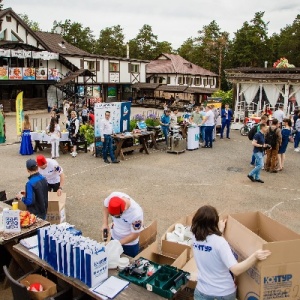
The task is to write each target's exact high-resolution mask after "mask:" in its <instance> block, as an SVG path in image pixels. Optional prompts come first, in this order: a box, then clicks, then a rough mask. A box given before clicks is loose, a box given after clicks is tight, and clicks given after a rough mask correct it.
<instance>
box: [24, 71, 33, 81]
mask: <svg viewBox="0 0 300 300" xmlns="http://www.w3.org/2000/svg"><path fill="white" fill-rule="evenodd" d="M23 79H24V80H35V68H23Z"/></svg>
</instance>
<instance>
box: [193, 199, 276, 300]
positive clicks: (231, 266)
mask: <svg viewBox="0 0 300 300" xmlns="http://www.w3.org/2000/svg"><path fill="white" fill-rule="evenodd" d="M225 225H226V220H225V221H219V215H218V212H217V210H216V209H215V208H214V207H212V206H210V205H205V206H202V207H200V208H199V209H198V211H197V212H196V214H195V216H194V217H193V220H192V226H191V231H192V233H193V252H194V258H195V261H196V265H197V269H198V277H197V286H196V289H195V293H194V299H195V300H211V299H214V300H221V299H222V300H235V299H236V287H235V283H234V280H233V278H232V276H231V274H230V272H229V271H231V272H232V273H233V275H234V276H238V275H240V274H241V273H243V272H245V271H246V270H248V269H249V268H250V267H251V266H253V265H254V264H255V263H256V262H257V261H258V260H264V259H266V258H267V257H268V256H269V255H270V254H271V252H270V251H269V250H257V251H255V252H254V253H253V254H252V255H250V256H249V257H248V258H247V259H245V260H244V261H242V262H239V263H238V262H237V261H236V259H235V257H234V255H233V253H232V251H231V249H230V246H229V244H228V242H227V241H226V240H225V239H224V238H223V237H222V232H223V230H224V229H225Z"/></svg>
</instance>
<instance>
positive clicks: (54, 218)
mask: <svg viewBox="0 0 300 300" xmlns="http://www.w3.org/2000/svg"><path fill="white" fill-rule="evenodd" d="M66 198H67V195H66V193H62V194H61V196H57V193H56V192H49V193H48V211H47V217H46V220H47V221H49V222H50V223H51V224H60V223H62V222H65V221H66V208H65V205H66Z"/></svg>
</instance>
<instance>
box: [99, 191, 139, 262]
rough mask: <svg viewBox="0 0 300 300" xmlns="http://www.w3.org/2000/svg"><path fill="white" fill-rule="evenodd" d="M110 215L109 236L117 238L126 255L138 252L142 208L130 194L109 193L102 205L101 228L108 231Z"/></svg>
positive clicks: (133, 255) (132, 255) (133, 254)
mask: <svg viewBox="0 0 300 300" xmlns="http://www.w3.org/2000/svg"><path fill="white" fill-rule="evenodd" d="M109 215H111V216H112V221H113V224H112V227H111V237H112V239H114V240H118V241H119V242H120V243H121V245H122V247H123V250H124V253H125V254H126V255H128V256H131V257H135V256H136V255H137V254H138V253H139V235H140V232H141V231H142V230H143V222H144V221H143V220H144V215H143V210H142V208H141V207H140V206H139V204H137V202H135V201H134V200H133V199H132V198H131V197H130V196H128V195H127V194H125V193H121V192H113V193H111V194H110V195H109V196H108V197H107V198H106V199H105V200H104V206H103V226H102V230H107V231H108V217H109Z"/></svg>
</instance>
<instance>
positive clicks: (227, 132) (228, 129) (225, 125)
mask: <svg viewBox="0 0 300 300" xmlns="http://www.w3.org/2000/svg"><path fill="white" fill-rule="evenodd" d="M225 127H226V137H227V138H229V131H230V120H229V119H228V120H227V119H225V120H223V121H222V128H221V138H222V137H223V133H224V129H225Z"/></svg>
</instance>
